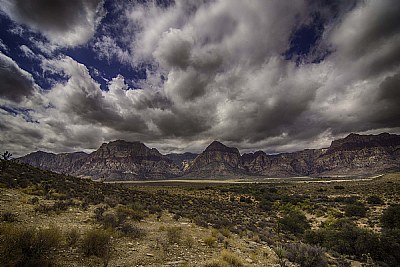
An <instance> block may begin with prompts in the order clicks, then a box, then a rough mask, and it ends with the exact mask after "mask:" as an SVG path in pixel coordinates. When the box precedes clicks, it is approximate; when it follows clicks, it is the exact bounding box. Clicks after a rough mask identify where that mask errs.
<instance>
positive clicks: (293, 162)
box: [242, 149, 324, 177]
mask: <svg viewBox="0 0 400 267" xmlns="http://www.w3.org/2000/svg"><path fill="white" fill-rule="evenodd" d="M323 153H324V149H307V150H303V151H299V152H294V153H283V154H278V155H267V154H265V152H263V151H257V152H255V153H249V154H243V156H242V162H243V166H244V168H245V169H246V171H248V172H249V173H251V174H253V175H260V176H268V177H285V176H286V177H287V176H305V175H310V174H312V173H313V168H314V162H315V159H316V158H318V157H319V156H320V155H321V154H323Z"/></svg>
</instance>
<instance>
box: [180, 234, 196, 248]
mask: <svg viewBox="0 0 400 267" xmlns="http://www.w3.org/2000/svg"><path fill="white" fill-rule="evenodd" d="M183 242H184V244H185V245H186V246H187V247H188V248H192V247H193V246H194V244H195V240H194V238H193V237H192V236H191V235H186V237H185V238H184V240H183Z"/></svg>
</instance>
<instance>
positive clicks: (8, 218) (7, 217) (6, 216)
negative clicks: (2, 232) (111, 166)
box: [1, 211, 17, 222]
mask: <svg viewBox="0 0 400 267" xmlns="http://www.w3.org/2000/svg"><path fill="white" fill-rule="evenodd" d="M1 218H2V220H3V222H15V221H17V216H16V215H15V214H14V213H12V212H11V211H5V212H3V214H1Z"/></svg>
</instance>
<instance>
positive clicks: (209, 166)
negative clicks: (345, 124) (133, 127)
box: [17, 133, 400, 180]
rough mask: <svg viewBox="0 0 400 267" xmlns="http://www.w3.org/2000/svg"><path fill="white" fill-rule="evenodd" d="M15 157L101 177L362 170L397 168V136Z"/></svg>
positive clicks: (115, 147)
mask: <svg viewBox="0 0 400 267" xmlns="http://www.w3.org/2000/svg"><path fill="white" fill-rule="evenodd" d="M17 161H19V162H23V163H28V164H30V165H33V166H36V167H39V168H42V169H46V170H52V171H55V172H59V173H68V174H71V175H75V176H81V177H91V178H95V179H105V180H146V179H168V178H175V177H187V178H221V177H222V178H223V177H243V176H266V177H287V176H333V175H366V174H378V173H383V172H390V171H399V170H400V136H398V135H394V134H388V133H383V134H379V135H358V134H350V135H349V136H347V137H346V138H343V139H339V140H335V141H333V142H332V144H331V146H330V147H329V148H325V149H306V150H303V151H298V152H293V153H282V154H277V155H267V154H266V153H265V152H263V151H257V152H255V153H247V154H243V155H240V153H239V150H238V149H237V148H234V147H227V146H225V145H224V144H222V143H220V142H217V141H214V142H212V143H211V144H210V145H209V146H208V147H207V148H206V149H205V150H204V151H203V152H202V153H201V154H199V155H197V154H193V153H188V152H187V153H184V154H168V155H162V154H161V153H160V152H159V151H158V150H157V149H155V148H152V149H150V148H148V147H147V146H145V145H144V144H143V143H140V142H126V141H122V140H118V141H114V142H110V143H107V144H103V145H101V147H100V148H99V149H98V150H96V151H94V152H93V153H91V154H86V153H83V152H76V153H64V154H53V153H46V152H42V151H38V152H34V153H31V154H28V155H26V156H24V157H21V158H18V159H17Z"/></svg>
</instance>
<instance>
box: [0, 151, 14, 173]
mask: <svg viewBox="0 0 400 267" xmlns="http://www.w3.org/2000/svg"><path fill="white" fill-rule="evenodd" d="M11 157H12V154H11V153H10V152H8V151H6V152H4V153H3V154H2V155H1V157H0V159H1V160H0V161H1V162H0V171H5V170H7V168H8V167H9V166H10V163H9V162H8V161H9V160H10V159H11Z"/></svg>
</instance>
